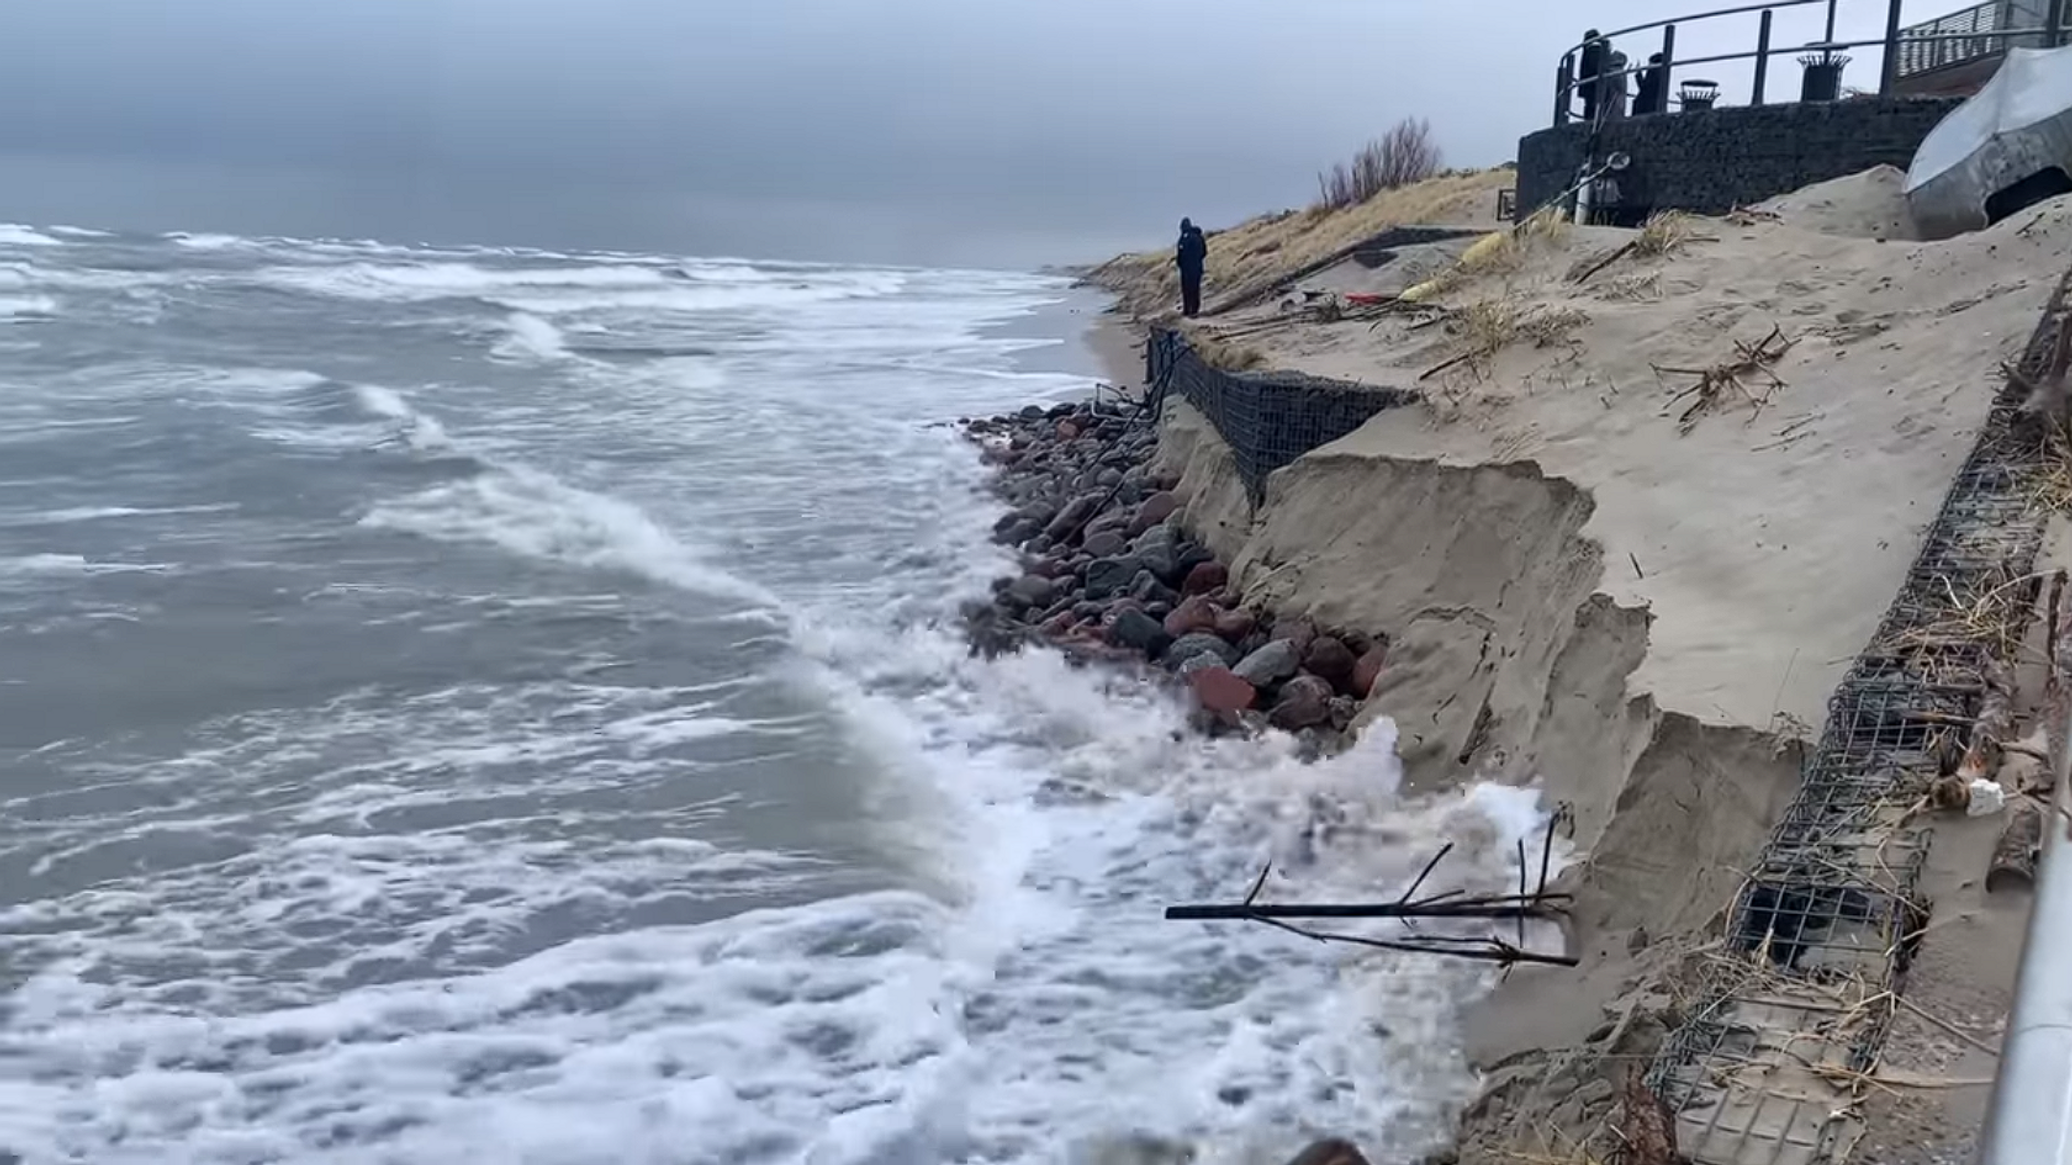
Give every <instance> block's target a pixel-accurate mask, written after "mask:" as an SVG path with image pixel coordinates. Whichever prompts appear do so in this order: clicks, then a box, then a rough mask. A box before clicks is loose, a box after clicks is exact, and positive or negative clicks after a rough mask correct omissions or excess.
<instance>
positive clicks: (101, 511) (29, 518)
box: [0, 502, 238, 526]
mask: <svg viewBox="0 0 2072 1165" xmlns="http://www.w3.org/2000/svg"><path fill="white" fill-rule="evenodd" d="M237 508H238V507H237V505H236V504H235V503H229V502H226V503H222V504H219V505H202V506H72V507H69V508H66V509H57V510H39V511H35V512H33V513H28V514H23V515H20V516H17V517H8V516H4V515H0V526H46V525H48V526H56V525H66V524H69V523H73V522H98V521H104V520H106V519H109V518H159V517H174V516H186V515H189V514H221V513H228V512H230V511H233V510H236V509H237Z"/></svg>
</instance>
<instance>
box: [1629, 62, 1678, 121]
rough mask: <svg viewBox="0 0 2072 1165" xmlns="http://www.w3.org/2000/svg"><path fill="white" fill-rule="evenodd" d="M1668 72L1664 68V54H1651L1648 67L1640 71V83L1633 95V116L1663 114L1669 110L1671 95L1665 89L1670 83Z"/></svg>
mask: <svg viewBox="0 0 2072 1165" xmlns="http://www.w3.org/2000/svg"><path fill="white" fill-rule="evenodd" d="M1666 74H1667V70H1665V69H1663V68H1662V54H1661V53H1649V54H1648V63H1647V67H1646V68H1644V69H1642V70H1641V71H1640V81H1639V84H1637V85H1636V86H1635V87H1634V89H1635V92H1634V94H1633V116H1635V117H1640V116H1641V115H1643V114H1648V113H1661V112H1663V111H1664V110H1666V109H1668V108H1669V94H1668V93H1666V92H1664V89H1665V88H1666V87H1667V85H1668V83H1669V78H1668V76H1667V75H1666Z"/></svg>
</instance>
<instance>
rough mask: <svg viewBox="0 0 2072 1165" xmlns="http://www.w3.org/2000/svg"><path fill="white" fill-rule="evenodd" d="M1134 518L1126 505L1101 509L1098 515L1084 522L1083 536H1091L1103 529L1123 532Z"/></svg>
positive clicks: (1118, 532)
mask: <svg viewBox="0 0 2072 1165" xmlns="http://www.w3.org/2000/svg"><path fill="white" fill-rule="evenodd" d="M1135 520H1136V515H1135V514H1133V513H1131V512H1130V510H1129V507H1127V506H1117V507H1116V508H1114V509H1112V510H1103V511H1102V512H1101V513H1100V515H1099V516H1098V517H1096V518H1094V520H1093V521H1091V522H1088V523H1087V524H1086V534H1085V537H1087V538H1091V537H1093V536H1094V535H1096V534H1099V533H1100V532H1101V531H1103V530H1113V531H1115V532H1116V533H1117V534H1124V533H1126V532H1127V531H1128V530H1129V528H1130V523H1131V522H1133V521H1135Z"/></svg>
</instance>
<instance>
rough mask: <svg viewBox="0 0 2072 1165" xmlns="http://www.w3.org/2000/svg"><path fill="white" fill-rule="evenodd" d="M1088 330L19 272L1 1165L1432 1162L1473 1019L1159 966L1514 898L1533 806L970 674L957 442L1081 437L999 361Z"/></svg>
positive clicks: (112, 244)
mask: <svg viewBox="0 0 2072 1165" xmlns="http://www.w3.org/2000/svg"><path fill="white" fill-rule="evenodd" d="M1061 294H1062V288H1061V285H1059V284H1058V283H1057V282H1055V281H1052V280H1046V279H1042V278H1036V277H1020V276H1013V275H998V274H974V273H957V272H928V271H892V270H856V269H834V268H814V267H790V266H759V265H750V264H745V263H736V262H706V261H686V260H680V259H666V258H660V257H637V256H624V255H583V256H567V255H551V254H542V253H532V252H517V251H482V250H467V251H434V250H422V249H405V248H394V247H384V246H379V245H375V244H368V243H296V242H289V241H281V240H241V239H232V238H221V237H172V238H162V239H161V238H138V237H118V236H107V235H99V234H96V233H93V232H86V231H79V230H70V229H64V228H55V229H37V230H31V229H28V228H23V227H11V228H4V229H0V317H4V324H0V1150H4V1151H9V1152H12V1153H14V1154H17V1155H19V1156H20V1157H22V1158H23V1159H24V1160H26V1161H29V1162H32V1163H40V1162H45V1161H52V1162H55V1161H86V1162H95V1163H124V1162H137V1163H144V1162H149V1163H152V1165H170V1163H177V1162H212V1163H214V1162H224V1163H229V1162H239V1163H248V1162H249V1163H256V1162H274V1161H283V1162H285V1161H295V1162H356V1163H358V1162H366V1163H373V1162H382V1163H389V1162H426V1163H434V1162H436V1163H441V1165H445V1163H450V1162H453V1161H457V1160H471V1161H507V1162H526V1163H541V1165H547V1163H563V1162H569V1163H574V1162H599V1163H604V1162H611V1163H615V1165H629V1163H637V1162H685V1163H704V1162H713V1163H726V1165H752V1163H757V1162H792V1161H802V1162H813V1163H815V1165H836V1163H863V1162H874V1163H884V1165H893V1163H908V1162H913V1163H921V1162H947V1161H991V1162H1021V1161H1030V1162H1034V1161H1057V1160H1067V1159H1073V1158H1074V1157H1075V1156H1079V1157H1084V1156H1085V1155H1086V1154H1088V1153H1097V1152H1102V1151H1111V1152H1112V1151H1113V1150H1114V1148H1115V1146H1116V1145H1117V1144H1118V1143H1119V1141H1120V1140H1121V1139H1124V1138H1127V1137H1128V1136H1130V1135H1132V1134H1142V1135H1154V1136H1159V1137H1165V1138H1170V1139H1173V1140H1176V1141H1179V1142H1184V1143H1188V1144H1191V1145H1193V1146H1195V1148H1196V1149H1197V1150H1198V1151H1199V1152H1200V1153H1201V1154H1203V1155H1204V1156H1205V1157H1207V1158H1209V1159H1228V1160H1251V1159H1266V1158H1267V1157H1269V1156H1271V1155H1272V1154H1275V1153H1283V1152H1285V1151H1287V1150H1288V1149H1289V1148H1290V1147H1292V1146H1293V1145H1294V1144H1295V1143H1296V1142H1298V1141H1299V1140H1301V1139H1302V1137H1303V1136H1304V1135H1305V1133H1307V1132H1308V1131H1311V1130H1321V1131H1329V1132H1336V1133H1350V1134H1352V1135H1355V1136H1359V1137H1362V1138H1365V1139H1366V1140H1367V1141H1368V1143H1370V1144H1375V1145H1384V1144H1387V1143H1390V1142H1391V1141H1406V1142H1407V1141H1408V1140H1414V1139H1415V1138H1417V1137H1419V1136H1422V1135H1426V1134H1428V1133H1429V1131H1430V1130H1431V1128H1432V1127H1433V1126H1432V1124H1431V1122H1432V1121H1433V1120H1434V1119H1435V1118H1436V1117H1437V1116H1438V1115H1439V1114H1442V1113H1443V1111H1444V1107H1445V1104H1446V1103H1447V1102H1448V1101H1450V1100H1451V1099H1452V1098H1453V1097H1454V1095H1455V1090H1456V1089H1457V1088H1458V1087H1459V1086H1460V1084H1461V1079H1460V1076H1459V1069H1458V1065H1457V1064H1456V1062H1455V1058H1454V1057H1453V1056H1452V1054H1451V1053H1450V1051H1449V1048H1450V1035H1449V1029H1448V1027H1447V1013H1448V1009H1449V1008H1450V1007H1451V1006H1452V1005H1453V1004H1454V1003H1455V1002H1456V1001H1458V1000H1459V999H1461V998H1462V997H1463V996H1464V995H1465V994H1467V993H1469V992H1471V991H1472V990H1474V989H1475V986H1476V982H1477V980H1476V979H1475V978H1474V977H1473V974H1472V972H1471V971H1470V970H1468V969H1466V968H1462V967H1459V966H1451V965H1439V964H1433V963H1428V962H1422V961H1415V960H1400V959H1389V958H1386V957H1381V958H1376V957H1362V956H1359V955H1357V954H1355V953H1351V952H1348V951H1347V950H1346V949H1344V948H1340V947H1329V946H1322V945H1319V944H1314V943H1308V942H1304V941H1302V940H1299V939H1296V938H1293V937H1290V936H1285V935H1279V934H1276V933H1274V932H1270V931H1266V930H1263V929H1258V928H1232V927H1223V928H1217V927H1207V926H1185V925H1181V924H1176V923H1165V922H1162V921H1160V920H1159V918H1158V912H1159V910H1160V908H1161V907H1162V906H1163V905H1165V904H1166V903H1168V902H1173V901H1184V900H1196V899H1203V898H1227V897H1230V896H1232V895H1233V894H1235V893H1240V892H1241V891H1242V888H1243V886H1244V885H1245V883H1246V882H1247V881H1248V880H1249V877H1250V876H1251V873H1252V872H1253V871H1254V870H1255V869H1256V868H1257V866H1258V864H1259V863H1260V862H1262V861H1263V860H1265V859H1267V858H1268V857H1269V856H1277V857H1279V858H1280V859H1281V860H1282V861H1283V862H1284V864H1285V865H1286V866H1287V868H1288V869H1289V870H1290V873H1289V875H1288V878H1289V880H1290V882H1291V884H1299V885H1301V886H1303V887H1304V888H1305V889H1306V890H1307V891H1308V892H1310V893H1313V894H1319V895H1326V894H1332V893H1337V894H1340V895H1362V896H1370V897H1371V896H1373V895H1375V894H1376V893H1379V892H1382V891H1383V890H1385V889H1386V888H1387V887H1388V886H1391V885H1394V884H1398V883H1400V882H1401V880H1402V879H1403V878H1404V877H1405V876H1406V874H1408V873H1409V872H1412V871H1414V869H1415V868H1416V867H1417V866H1418V865H1419V864H1420V863H1421V862H1422V860H1423V858H1424V857H1425V856H1426V855H1427V854H1428V853H1429V852H1430V849H1429V847H1430V844H1431V841H1430V839H1431V838H1432V837H1433V836H1434V835H1435V834H1437V833H1440V832H1444V833H1446V834H1448V835H1449V836H1454V837H1465V838H1466V839H1467V840H1468V841H1469V842H1470V844H1469V845H1468V847H1467V849H1466V850H1465V851H1464V852H1465V854H1466V856H1465V858H1464V860H1463V861H1462V862H1461V863H1460V864H1459V865H1457V866H1454V867H1451V868H1452V869H1454V870H1457V871H1459V872H1460V874H1461V875H1463V876H1467V875H1470V874H1471V873H1472V874H1474V875H1475V876H1484V875H1486V876H1488V877H1492V878H1496V879H1498V880H1502V879H1505V878H1508V877H1509V876H1510V875H1509V874H1508V873H1507V867H1506V861H1507V854H1508V853H1509V847H1510V839H1511V838H1512V837H1513V836H1515V835H1516V834H1518V833H1520V832H1522V831H1526V830H1529V829H1530V828H1531V821H1532V814H1533V804H1532V801H1531V799H1530V797H1529V796H1527V795H1524V794H1518V793H1512V792H1508V791H1500V790H1478V791H1475V792H1472V793H1470V794H1468V795H1466V796H1464V797H1461V798H1457V799H1453V800H1449V801H1447V802H1443V803H1438V804H1433V805H1425V806H1418V807H1409V808H1405V807H1401V806H1398V805H1396V804H1395V803H1394V801H1393V789H1394V784H1395V768H1394V765H1393V760H1392V758H1391V757H1390V755H1389V746H1390V741H1389V739H1388V733H1387V732H1386V731H1380V732H1376V733H1373V734H1371V737H1370V740H1369V741H1368V743H1367V744H1366V745H1365V746H1364V747H1363V748H1361V749H1360V750H1359V751H1356V752H1355V753H1353V754H1351V755H1350V756H1348V757H1345V758H1342V759H1340V760H1338V761H1336V762H1333V763H1331V764H1327V765H1323V766H1317V767H1313V768H1305V767H1302V766H1299V765H1296V764H1294V763H1293V762H1292V761H1291V760H1290V759H1289V758H1288V757H1287V756H1286V755H1285V754H1284V753H1283V752H1282V751H1280V750H1279V749H1278V748H1277V747H1276V746H1273V745H1271V744H1266V745H1261V744H1234V743H1224V744H1217V745H1210V744H1207V743H1203V742H1199V741H1195V740H1192V739H1187V738H1183V737H1182V736H1181V735H1180V734H1179V733H1178V731H1177V730H1178V727H1179V724H1180V717H1179V716H1178V715H1177V714H1176V712H1175V711H1174V709H1173V708H1172V707H1171V706H1170V705H1169V704H1168V703H1167V700H1166V698H1165V697H1164V696H1161V695H1159V694H1157V693H1155V692H1149V691H1145V690H1142V689H1140V688H1136V687H1133V686H1131V685H1129V684H1126V683H1120V682H1117V681H1104V680H1103V678H1102V677H1101V676H1100V675H1098V674H1096V673H1090V672H1073V671H1070V670H1068V669H1066V668H1064V667H1063V666H1061V665H1060V664H1059V663H1058V662H1057V661H1056V660H1055V659H1052V658H1049V657H1044V656H1032V657H1027V658H1022V659H1013V660H1004V661H998V662H992V663H988V662H981V661H974V660H971V659H968V658H967V657H966V656H965V654H964V652H963V651H962V649H961V648H960V646H959V644H958V643H957V641H956V639H955V637H954V635H953V634H952V632H951V631H950V630H949V629H948V622H947V619H946V616H947V615H948V614H949V613H950V612H951V611H952V610H953V609H954V606H955V603H956V601H957V599H958V598H960V597H963V596H966V595H969V594H973V593H982V590H983V586H984V583H985V581H986V580H987V578H988V577H989V576H990V575H991V574H993V573H995V571H996V570H997V569H998V568H999V566H1000V560H999V559H998V558H997V552H996V551H995V550H994V549H993V548H991V547H990V546H989V545H988V544H987V542H986V539H985V537H984V535H985V533H986V532H987V529H988V527H989V526H990V524H991V521H992V519H993V517H994V516H995V514H996V512H997V511H996V510H995V509H994V508H993V506H992V503H990V502H989V501H987V500H986V499H985V498H984V497H983V496H982V494H981V493H980V490H979V486H980V483H981V481H982V478H981V471H980V468H979V466H978V465H977V463H976V460H975V458H974V457H973V455H972V451H971V450H970V449H969V448H968V447H966V446H965V445H964V444H963V443H962V442H961V441H960V440H959V439H958V438H957V437H956V435H955V434H954V433H953V432H952V431H951V430H950V429H948V428H946V427H943V426H941V425H940V424H936V422H941V421H943V420H947V419H950V418H954V417H955V416H957V415H959V414H965V413H972V412H981V411H988V410H998V409H1004V408H1008V407H1012V406H1017V405H1020V404H1023V403H1026V402H1027V401H1030V400H1039V401H1040V400H1046V399H1061V398H1064V397H1067V396H1070V395H1072V394H1075V393H1078V392H1081V391H1083V390H1084V389H1085V388H1086V386H1087V382H1086V381H1085V380H1084V379H1083V378H1080V377H1075V376H1065V375H1059V374H1052V373H1032V372H1028V371H1024V370H1022V369H1024V368H1025V367H1026V365H1021V364H1017V362H1016V354H1017V352H1018V351H1021V350H1024V349H1027V348H1028V346H1029V344H1030V341H1028V340H1015V339H1009V338H1006V337H1005V336H1004V335H1003V333H1001V332H1000V331H999V330H998V326H999V325H1002V324H1005V323H1008V322H1010V321H1014V320H1016V319H1018V318H1023V317H1026V316H1028V314H1029V313H1030V312H1032V311H1034V310H1035V309H1037V308H1038V307H1040V306H1041V305H1043V304H1045V303H1048V302H1052V301H1055V300H1056V299H1057V298H1058V297H1059V296H1060V295H1061ZM1104 689H1107V690H1104ZM1326 803H1329V804H1332V805H1336V806H1339V808H1338V809H1337V810H1335V812H1337V813H1339V814H1340V815H1342V816H1344V817H1345V818H1346V820H1347V821H1348V822H1349V823H1350V827H1349V828H1348V829H1346V830H1344V831H1342V832H1341V833H1340V834H1338V835H1336V836H1335V838H1334V839H1333V840H1331V841H1330V842H1328V843H1323V844H1318V843H1317V842H1316V841H1315V840H1314V839H1313V838H1310V837H1309V836H1308V831H1307V829H1306V826H1307V824H1308V822H1309V821H1310V819H1311V817H1312V815H1313V814H1314V812H1315V811H1316V807H1317V806H1319V805H1323V804H1326ZM1104 1147H1105V1148H1104Z"/></svg>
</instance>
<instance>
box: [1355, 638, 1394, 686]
mask: <svg viewBox="0 0 2072 1165" xmlns="http://www.w3.org/2000/svg"><path fill="white" fill-rule="evenodd" d="M1386 662H1388V648H1386V647H1383V646H1382V645H1381V644H1378V643H1377V644H1375V645H1374V646H1373V647H1370V648H1368V649H1367V651H1366V653H1365V654H1363V655H1361V656H1360V658H1359V659H1358V660H1357V661H1355V662H1354V664H1353V682H1352V689H1351V692H1352V694H1353V695H1354V696H1356V697H1358V698H1359V699H1362V700H1364V699H1366V698H1367V697H1368V696H1371V695H1373V694H1374V681H1375V680H1377V679H1379V678H1381V665H1382V664H1384V663H1386Z"/></svg>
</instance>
